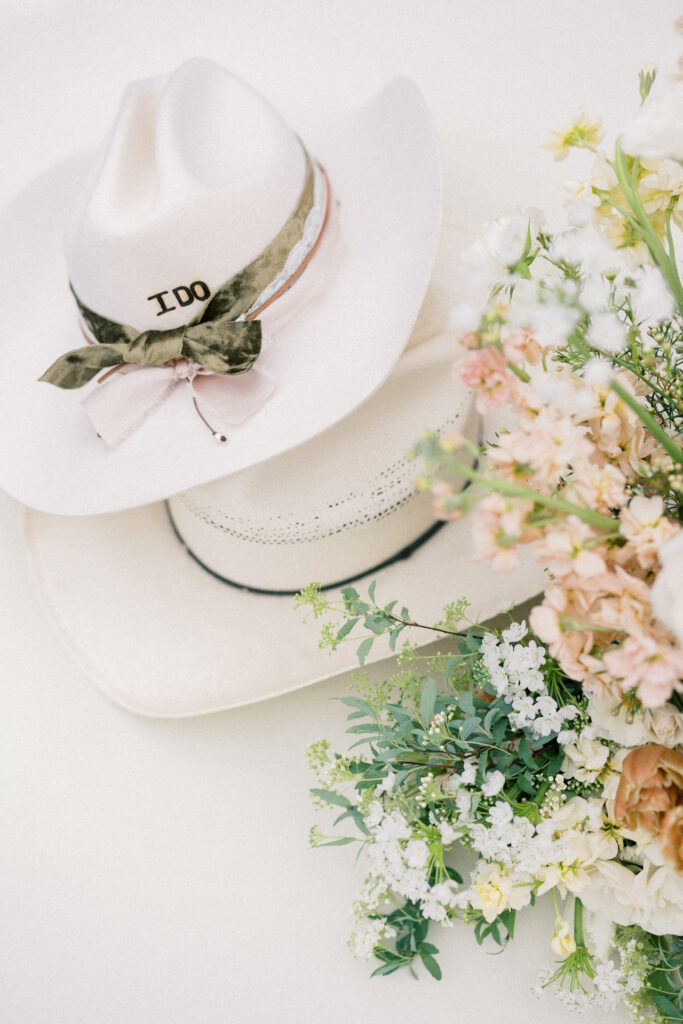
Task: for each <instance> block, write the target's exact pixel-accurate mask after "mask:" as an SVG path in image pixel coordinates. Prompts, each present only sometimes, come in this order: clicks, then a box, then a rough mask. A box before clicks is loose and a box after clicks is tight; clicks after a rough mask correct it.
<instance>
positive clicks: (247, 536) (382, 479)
mask: <svg viewBox="0 0 683 1024" xmlns="http://www.w3.org/2000/svg"><path fill="white" fill-rule="evenodd" d="M459 421H460V416H459V415H458V414H456V415H453V416H451V417H449V418H448V419H447V420H445V421H444V422H443V423H442V425H441V428H440V429H439V431H438V433H439V434H442V433H444V432H446V431H448V429H449V428H451V427H453V425H454V424H455V423H458V422H459ZM418 497H419V495H418V494H417V492H416V491H415V463H414V462H410V461H408V459H406V458H405V456H402V457H401V458H400V459H397V460H396V461H395V462H392V463H391V464H390V465H389V466H386V467H385V468H384V469H382V470H381V471H380V472H379V473H377V474H376V475H375V476H372V477H370V478H369V479H368V480H365V481H359V487H358V488H357V489H356V488H354V489H353V490H350V491H347V492H346V493H345V494H342V495H341V496H340V497H339V499H338V500H336V501H334V502H327V503H326V504H324V505H320V506H319V507H318V508H316V507H315V506H314V503H313V494H311V501H310V503H309V508H310V512H309V513H308V516H307V518H306V520H305V521H304V520H302V518H301V516H300V514H297V513H289V514H288V513H287V512H286V511H284V510H283V511H282V512H277V513H276V512H272V511H267V510H264V511H263V513H262V514H261V516H259V514H258V512H259V511H260V510H254V512H255V513H256V514H254V512H252V513H251V514H250V515H248V516H247V515H244V514H240V513H239V512H235V513H233V512H231V511H229V510H226V509H222V508H218V507H217V506H216V505H213V504H210V503H208V502H205V501H201V500H198V498H197V494H196V492H195V491H187V492H186V493H184V494H179V495H177V500H179V501H182V502H183V504H184V505H185V506H186V508H187V509H188V510H189V511H190V512H191V513H192V514H193V515H195V516H196V517H197V518H198V519H200V520H201V521H202V522H203V523H204V524H205V525H206V526H210V527H211V528H212V529H214V530H220V531H221V532H222V533H227V534H229V535H230V536H231V537H234V538H235V540H239V541H244V542H245V543H248V544H269V545H285V544H306V543H309V542H310V541H317V540H324V539H325V538H326V537H332V536H335V535H336V534H339V533H342V532H345V531H347V530H351V529H354V528H357V527H359V526H365V525H366V524H367V523H372V522H376V521H377V520H379V519H384V518H385V517H386V516H389V515H391V514H392V513H393V512H396V511H398V509H400V508H403V507H404V506H406V505H407V504H408V503H409V502H411V501H413V500H416V499H417V498H418Z"/></svg>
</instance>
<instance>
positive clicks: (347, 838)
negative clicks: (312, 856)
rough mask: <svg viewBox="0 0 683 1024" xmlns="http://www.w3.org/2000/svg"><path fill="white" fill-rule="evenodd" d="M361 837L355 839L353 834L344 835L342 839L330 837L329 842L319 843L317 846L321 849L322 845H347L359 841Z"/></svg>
mask: <svg viewBox="0 0 683 1024" xmlns="http://www.w3.org/2000/svg"><path fill="white" fill-rule="evenodd" d="M359 842H361V840H360V839H354V838H353V836H342V837H341V839H330V841H329V842H327V843H317V844H316V848H317V849H319V848H320V847H321V846H346V845H347V844H348V843H359Z"/></svg>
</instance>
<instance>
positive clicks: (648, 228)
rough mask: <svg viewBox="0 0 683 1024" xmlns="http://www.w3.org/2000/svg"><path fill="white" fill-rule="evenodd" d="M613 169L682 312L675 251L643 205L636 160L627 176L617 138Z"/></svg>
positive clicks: (682, 297) (682, 300)
mask: <svg viewBox="0 0 683 1024" xmlns="http://www.w3.org/2000/svg"><path fill="white" fill-rule="evenodd" d="M614 171H615V174H616V176H617V181H618V182H619V185H620V187H621V191H622V192H623V193H624V196H625V197H626V201H627V202H628V204H629V206H630V207H631V209H632V210H633V213H634V216H635V218H636V220H637V222H638V228H639V229H640V233H641V235H642V237H643V241H644V242H645V244H646V245H647V247H648V249H649V250H650V255H651V256H652V259H653V260H654V262H655V263H656V265H657V266H658V267H659V269H660V270H661V272H662V274H663V275H664V277H665V278H666V282H667V284H668V285H669V288H670V289H671V293H672V295H673V296H674V298H675V300H676V302H677V304H678V308H679V309H680V310H681V312H683V284H681V279H680V277H679V275H678V268H677V266H676V258H675V253H674V251H673V248H672V249H671V251H670V252H667V251H666V249H665V248H664V246H663V245H662V243H661V241H660V238H659V235H658V234H657V232H656V231H655V229H654V227H653V224H652V221H651V220H650V218H649V217H648V215H647V213H646V211H645V207H644V206H643V203H642V200H641V198H640V195H639V193H638V187H637V174H638V160H637V159H636V160H635V161H634V164H633V171H632V174H631V176H629V173H628V165H627V163H626V157H625V155H624V152H623V150H622V148H621V145H620V143H619V140H618V139H617V143H616V147H615V161H614Z"/></svg>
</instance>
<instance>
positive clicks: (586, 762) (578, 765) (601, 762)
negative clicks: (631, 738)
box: [562, 739, 609, 782]
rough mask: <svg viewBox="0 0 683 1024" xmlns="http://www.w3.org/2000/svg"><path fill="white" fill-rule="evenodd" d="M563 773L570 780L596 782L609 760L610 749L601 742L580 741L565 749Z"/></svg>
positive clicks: (569, 744) (568, 745)
mask: <svg viewBox="0 0 683 1024" xmlns="http://www.w3.org/2000/svg"><path fill="white" fill-rule="evenodd" d="M564 754H565V758H564V764H563V765H562V771H563V773H564V774H565V776H566V777H567V778H568V779H578V780H579V782H594V781H595V780H596V779H597V777H598V775H600V773H601V772H602V770H603V769H604V767H605V765H606V764H607V761H608V760H609V747H607V746H606V745H605V744H604V743H601V742H600V740H587V739H583V740H580V741H579V743H568V744H567V745H566V746H565V748H564Z"/></svg>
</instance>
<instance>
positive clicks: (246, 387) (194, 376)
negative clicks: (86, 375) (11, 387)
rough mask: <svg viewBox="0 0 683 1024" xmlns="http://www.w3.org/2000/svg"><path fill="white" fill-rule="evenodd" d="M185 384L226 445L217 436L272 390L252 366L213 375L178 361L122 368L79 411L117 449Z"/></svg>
mask: <svg viewBox="0 0 683 1024" xmlns="http://www.w3.org/2000/svg"><path fill="white" fill-rule="evenodd" d="M183 381H185V382H186V383H187V384H188V386H189V387H190V388H191V390H192V396H193V398H194V399H196V403H197V408H198V411H199V412H200V415H202V418H204V415H206V420H205V422H206V423H207V426H209V429H210V430H211V431H212V433H213V434H214V436H215V437H217V438H218V439H219V440H225V435H224V434H222V433H221V430H223V427H224V426H225V428H226V429H227V427H236V426H239V424H240V423H243V422H244V421H245V420H248V419H249V418H250V417H251V416H253V415H254V413H255V412H257V411H258V409H260V408H261V406H262V405H263V404H264V402H266V401H267V400H268V398H270V396H271V394H272V393H273V390H274V387H275V383H274V381H273V379H272V377H270V376H269V374H267V373H265V372H264V371H263V370H258V369H256V367H252V369H251V370H248V371H247V372H246V373H237V374H223V373H211V372H210V371H209V370H205V369H204V368H203V367H201V366H199V364H198V363H192V362H189V361H185V360H182V361H180V362H177V363H175V364H173V365H171V366H129V367H126V368H124V369H123V370H121V371H120V372H118V373H115V374H114V375H113V376H111V377H110V378H109V379H108V380H106V381H103V382H102V383H101V384H98V385H97V386H96V387H95V388H94V389H93V390H92V391H91V392H90V393H89V394H88V395H87V396H86V397H85V398H84V399H83V408H84V409H85V411H86V413H87V414H88V416H89V418H90V422H91V423H92V425H93V427H94V428H95V430H96V431H97V433H98V434H99V435H100V437H101V438H102V440H103V441H104V442H105V444H107V445H109V447H110V448H115V447H116V446H117V445H119V444H120V443H121V442H122V441H123V440H124V439H125V438H126V437H128V436H129V435H130V434H132V433H134V431H136V430H137V429H138V428H139V427H140V426H141V425H142V424H143V423H144V422H145V420H146V419H147V417H148V416H150V415H151V414H152V413H153V412H154V410H155V409H156V408H157V407H158V406H159V405H161V403H162V402H163V401H164V400H165V399H166V398H168V396H169V395H170V394H171V392H172V391H173V390H174V389H175V388H176V387H177V386H178V384H180V383H181V382H183ZM208 421H211V424H213V425H210V424H209V422H208ZM215 425H218V426H219V427H220V430H216V429H215Z"/></svg>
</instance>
